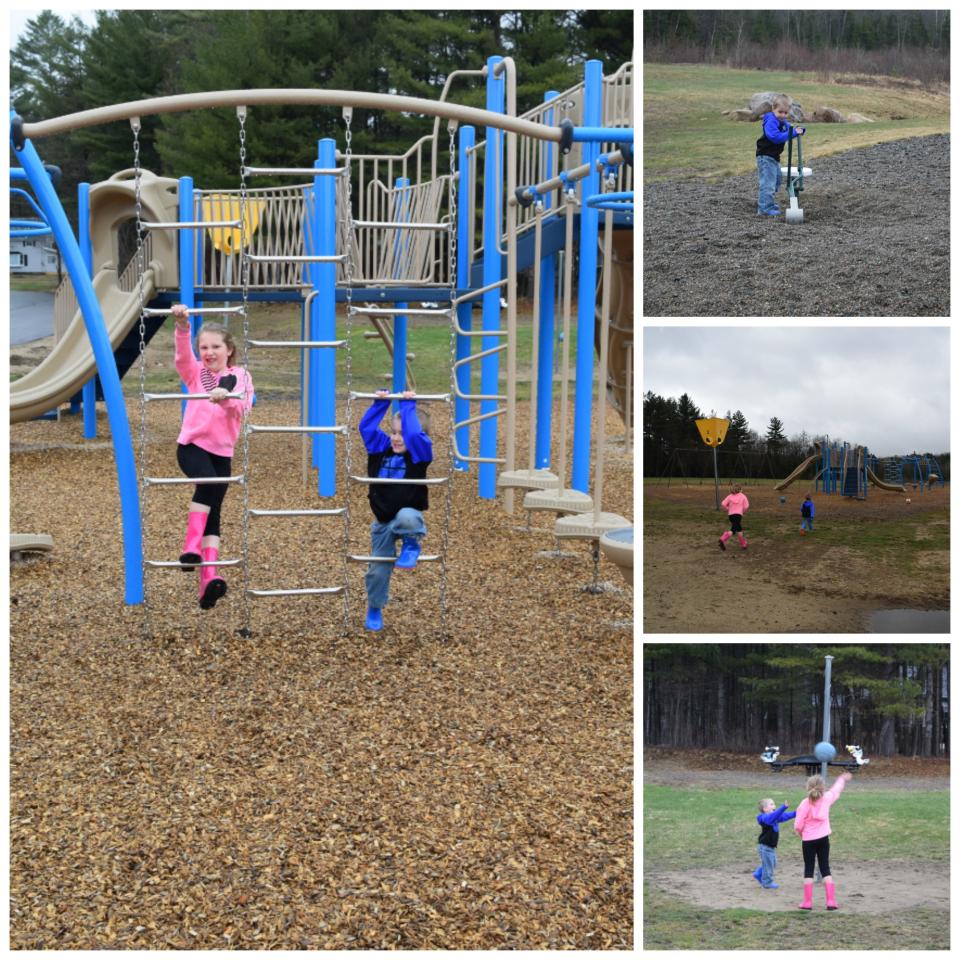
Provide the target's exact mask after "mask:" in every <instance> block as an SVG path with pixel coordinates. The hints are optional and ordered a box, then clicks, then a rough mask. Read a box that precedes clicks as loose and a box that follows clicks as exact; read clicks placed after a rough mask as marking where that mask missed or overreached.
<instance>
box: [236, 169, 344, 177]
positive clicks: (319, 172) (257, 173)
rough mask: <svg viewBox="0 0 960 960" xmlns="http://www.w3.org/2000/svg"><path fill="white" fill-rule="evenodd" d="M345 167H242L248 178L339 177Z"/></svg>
mask: <svg viewBox="0 0 960 960" xmlns="http://www.w3.org/2000/svg"><path fill="white" fill-rule="evenodd" d="M345 169H346V168H345V167H244V168H243V173H244V175H245V176H248V177H339V176H340V175H341V174H343V173H344V171H345Z"/></svg>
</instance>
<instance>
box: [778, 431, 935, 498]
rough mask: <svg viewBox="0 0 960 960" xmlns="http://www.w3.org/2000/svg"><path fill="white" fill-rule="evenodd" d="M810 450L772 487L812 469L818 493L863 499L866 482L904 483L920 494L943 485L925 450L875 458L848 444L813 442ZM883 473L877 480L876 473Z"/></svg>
mask: <svg viewBox="0 0 960 960" xmlns="http://www.w3.org/2000/svg"><path fill="white" fill-rule="evenodd" d="M813 446H814V452H813V453H812V454H811V455H810V456H809V457H807V458H806V459H805V460H804V461H803V462H802V463H800V464H799V465H798V466H797V467H796V469H794V470H793V471H792V472H791V473H790V475H789V476H787V477H786V478H785V479H783V480H781V481H780V482H779V483H778V484H776V485H775V486H774V490H786V489H787V487H789V486H790V484H792V483H794V482H795V481H796V480H799V479H800V478H801V477H803V476H804V475H805V474H807V473H808V472H809V468H810V467H811V466H812V467H813V468H814V476H813V483H814V487H815V489H816V490H817V491H818V492H822V493H826V494H838V495H839V496H843V497H853V498H854V499H857V500H864V499H866V496H867V485H868V482H869V483H872V484H873V485H874V486H875V487H877V488H878V489H880V490H889V491H892V492H895V493H906V491H907V488H906V485H905V484H907V483H910V484H911V486H912V487H913V489H915V490H916V489H918V488H919V490H920V492H921V493H922V492H923V491H924V489H925V488H930V487H932V486H934V485H935V484H937V483H939V484H941V485H943V484H944V477H943V470H941V468H940V464H939V463H938V462H937V460H936V458H935V457H934V456H933V455H932V454H929V453H925V454H922V455H920V454H916V453H913V454H910V455H909V456H894V457H882V458H881V457H875V456H872V455H871V454H870V453H869V451H868V450H867V448H866V447H864V446H860V445H851V444H849V443H842V444H840V443H820V442H815V443H814V445H813ZM908 471H909V472H908ZM881 473H882V475H883V479H880V476H879V474H881Z"/></svg>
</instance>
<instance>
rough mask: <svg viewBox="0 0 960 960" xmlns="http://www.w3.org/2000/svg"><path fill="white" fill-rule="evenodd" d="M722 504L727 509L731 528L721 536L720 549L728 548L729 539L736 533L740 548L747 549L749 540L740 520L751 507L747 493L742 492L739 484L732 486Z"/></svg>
mask: <svg viewBox="0 0 960 960" xmlns="http://www.w3.org/2000/svg"><path fill="white" fill-rule="evenodd" d="M720 506H721V507H723V508H724V509H726V511H727V514H728V517H729V520H730V529H729V530H727V531H726V532H725V533H724V534H723V536H722V537H721V538H720V549H721V550H726V549H727V541H728V540H729V539H730V538H731V537H732V536H733V535H734V534H736V535H737V539H738V540H739V541H740V549H741V550H746V549H747V540H746V538H745V537H744V535H743V529H742V527H741V525H740V522H741V521H742V520H743V515H744V514H745V513H746V512H747V511H748V510H749V509H750V501H749V500H748V499H747V495H746V494H745V493H741V492H740V485H739V484H737V485H736V486H734V487H731V488H730V494H729V496H727V497H725V498H724V499H723V501H722V502H721V504H720Z"/></svg>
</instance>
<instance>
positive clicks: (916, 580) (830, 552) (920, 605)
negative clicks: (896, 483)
mask: <svg viewBox="0 0 960 960" xmlns="http://www.w3.org/2000/svg"><path fill="white" fill-rule="evenodd" d="M744 490H745V492H746V493H747V495H748V497H749V498H750V503H751V511H754V516H757V515H758V514H759V513H761V512H762V513H763V514H764V515H766V516H770V515H774V516H778V517H781V516H782V518H783V522H782V524H780V525H778V528H777V536H775V537H770V536H767V537H761V536H753V535H752V534H751V530H750V513H749V512H748V513H747V516H746V518H745V520H744V532H745V535H746V538H747V541H748V543H749V547H748V549H747V550H741V549H740V548H739V547H738V546H737V544H736V540H735V539H734V540H731V541H729V542H728V544H727V550H726V552H721V551H720V549H719V547H718V546H717V540H718V538H719V536H720V534H721V533H722V532H723V530H724V529H725V527H727V526H728V525H727V523H726V518H725V516H724V515H723V513H722V511H721V512H717V511H715V510H713V509H712V507H713V496H714V495H713V491H712V490H711V489H710V487H709V486H677V485H675V484H674V485H671V486H669V487H667V486H666V485H649V486H647V487H646V490H645V494H644V495H645V497H646V498H647V500H648V501H650V500H662V501H666V502H671V503H685V504H701V505H704V507H705V510H704V514H703V518H702V521H699V522H697V521H694V522H681V521H673V522H670V523H669V524H663V523H653V522H650V521H647V522H645V524H644V535H643V543H644V550H643V589H644V607H643V618H644V619H643V624H644V631H646V632H651V633H663V632H666V633H672V632H690V633H794V632H801V633H802V632H830V633H834V632H836V633H851V632H852V633H858V632H864V631H865V630H866V629H867V619H868V617H869V615H870V614H871V613H872V612H873V611H876V610H880V609H917V610H925V609H935V610H943V609H947V608H948V607H949V590H950V556H949V552H948V551H946V550H935V549H931V550H929V551H926V552H922V553H921V555H920V564H921V569H922V572H923V575H922V576H914V577H912V578H908V577H905V576H904V575H903V572H902V571H901V570H899V569H898V568H897V567H896V566H894V565H892V563H891V562H890V561H893V560H895V557H887V558H885V557H883V556H882V555H879V554H878V555H877V556H876V557H873V556H869V555H865V554H864V553H863V552H861V551H856V550H853V549H850V548H848V547H844V546H839V545H836V544H825V543H823V542H822V541H819V540H818V539H817V535H816V527H818V526H820V527H822V526H823V525H824V524H828V523H829V522H830V518H831V517H843V518H851V517H859V518H862V519H882V518H893V519H896V518H903V517H905V516H910V517H912V518H917V519H920V518H923V517H924V515H925V514H932V515H931V516H930V518H929V520H926V521H924V523H929V524H930V525H931V526H934V525H936V526H940V525H943V524H946V523H948V520H946V519H944V518H943V516H942V514H941V513H940V512H939V511H942V510H943V509H944V508H945V507H949V502H950V492H949V489H948V488H945V487H942V486H941V487H936V488H934V489H932V490H928V491H927V492H925V493H923V494H922V495H921V494H919V493H916V492H914V491H910V493H911V497H910V499H911V503H909V504H908V503H907V502H906V497H905V495H902V494H897V493H889V492H885V491H879V490H876V489H873V488H871V490H870V493H869V495H868V497H867V499H866V500H865V501H858V500H853V499H851V498H848V497H837V496H831V497H820V498H819V499H817V500H816V504H817V518H816V520H815V521H814V527H815V530H814V533H813V535H811V536H805V537H801V536H800V535H799V531H798V529H797V527H798V524H797V523H795V522H794V521H795V515H796V514H797V510H798V505H799V503H800V498H801V497H802V494H794V493H792V492H791V491H787V502H786V503H785V504H781V503H780V502H779V497H780V494H778V493H777V492H776V491H774V490H773V488H772V487H769V486H765V487H750V486H747V487H745V488H744ZM924 532H925V527H924V525H920V526H918V528H917V533H916V536H917V537H920V538H922V537H923V536H924ZM733 598H735V599H733Z"/></svg>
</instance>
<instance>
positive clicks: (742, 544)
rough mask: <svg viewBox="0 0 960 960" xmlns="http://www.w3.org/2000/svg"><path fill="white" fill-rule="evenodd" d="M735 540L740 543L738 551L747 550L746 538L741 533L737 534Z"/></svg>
mask: <svg viewBox="0 0 960 960" xmlns="http://www.w3.org/2000/svg"><path fill="white" fill-rule="evenodd" d="M737 539H738V540H739V541H740V549H741V550H746V549H747V538H746V537H745V536H744V535H743V534H742V533H738V534H737Z"/></svg>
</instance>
